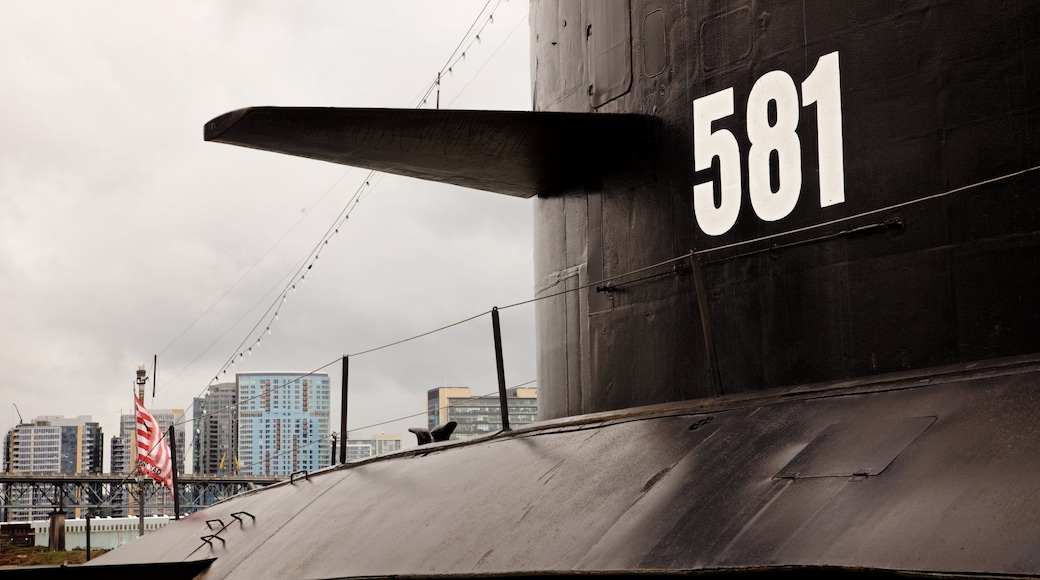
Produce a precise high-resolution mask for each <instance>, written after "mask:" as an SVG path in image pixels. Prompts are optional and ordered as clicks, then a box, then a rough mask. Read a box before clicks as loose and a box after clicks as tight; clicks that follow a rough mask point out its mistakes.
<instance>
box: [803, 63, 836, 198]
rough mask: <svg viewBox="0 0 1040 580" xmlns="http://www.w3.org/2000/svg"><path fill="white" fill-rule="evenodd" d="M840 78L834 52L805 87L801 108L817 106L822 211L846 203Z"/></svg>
mask: <svg viewBox="0 0 1040 580" xmlns="http://www.w3.org/2000/svg"><path fill="white" fill-rule="evenodd" d="M840 76H841V75H840V74H839V72H838V53H836V52H832V53H830V54H826V55H824V56H822V57H820V60H819V61H817V62H816V68H814V69H813V71H812V73H810V74H809V76H808V77H807V78H806V79H805V82H803V83H802V106H803V107H805V106H808V105H811V104H813V103H816V117H817V119H818V120H819V126H820V129H819V131H820V207H827V206H829V205H834V204H837V203H841V202H843V201H845V159H844V157H845V156H844V149H843V144H842V137H841V79H840Z"/></svg>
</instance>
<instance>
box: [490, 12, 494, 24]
mask: <svg viewBox="0 0 1040 580" xmlns="http://www.w3.org/2000/svg"><path fill="white" fill-rule="evenodd" d="M488 22H490V23H491V24H494V23H495V15H494V14H488Z"/></svg>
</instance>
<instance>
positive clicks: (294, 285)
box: [292, 284, 296, 293]
mask: <svg viewBox="0 0 1040 580" xmlns="http://www.w3.org/2000/svg"><path fill="white" fill-rule="evenodd" d="M292 291H293V293H295V292H296V284H293V285H292Z"/></svg>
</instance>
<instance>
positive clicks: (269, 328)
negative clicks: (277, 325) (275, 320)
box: [267, 326, 271, 336]
mask: <svg viewBox="0 0 1040 580" xmlns="http://www.w3.org/2000/svg"><path fill="white" fill-rule="evenodd" d="M267 334H268V336H270V334H271V327H270V326H268V327H267Z"/></svg>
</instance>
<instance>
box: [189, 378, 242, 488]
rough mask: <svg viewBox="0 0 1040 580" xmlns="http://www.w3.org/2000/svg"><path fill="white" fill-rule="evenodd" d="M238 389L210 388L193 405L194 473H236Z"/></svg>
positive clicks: (231, 386) (223, 385) (226, 386)
mask: <svg viewBox="0 0 1040 580" xmlns="http://www.w3.org/2000/svg"><path fill="white" fill-rule="evenodd" d="M237 403H238V387H237V385H236V384H235V383H220V384H216V385H210V386H209V389H208V390H207V391H206V394H205V396H203V397H198V398H196V399H195V400H194V401H193V404H192V418H193V419H194V421H193V424H194V437H193V439H192V471H193V472H194V473H207V474H225V473H235V472H236V471H237V466H238V464H239V460H238V406H237Z"/></svg>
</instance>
